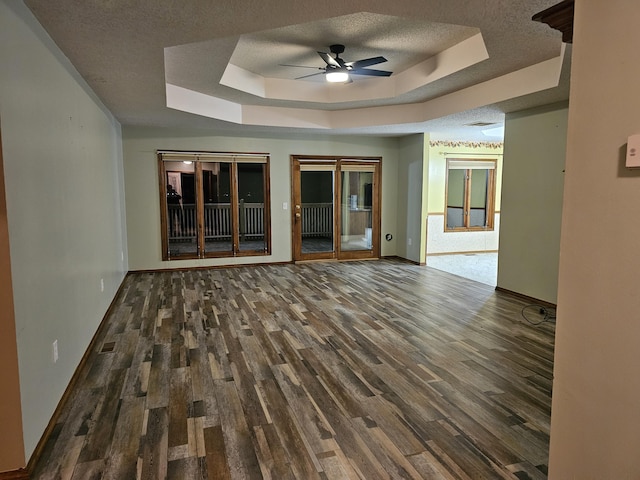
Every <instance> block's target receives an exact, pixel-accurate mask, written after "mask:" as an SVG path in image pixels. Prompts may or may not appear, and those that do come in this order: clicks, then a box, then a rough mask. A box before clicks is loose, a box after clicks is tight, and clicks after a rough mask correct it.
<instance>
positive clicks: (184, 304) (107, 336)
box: [33, 260, 554, 480]
mask: <svg viewBox="0 0 640 480" xmlns="http://www.w3.org/2000/svg"><path fill="white" fill-rule="evenodd" d="M523 306H524V303H523V302H521V301H520V300H518V299H515V298H513V297H511V296H508V295H504V294H501V293H499V292H495V291H494V290H493V288H492V287H489V286H487V285H484V284H480V283H476V282H472V281H467V280H465V279H462V278H459V277H456V276H453V275H450V274H447V273H445V272H440V271H438V270H435V269H430V268H427V267H419V266H414V265H410V264H407V263H401V262H395V261H390V260H380V261H368V262H346V263H337V262H329V263H311V264H302V265H277V266H258V267H240V268H229V269H211V270H194V271H175V272H162V273H143V274H142V273H141V274H130V275H129V276H127V278H126V279H125V284H124V287H123V289H122V293H121V295H120V298H119V299H118V303H117V307H116V308H115V309H114V311H113V313H112V314H111V315H110V317H109V318H108V319H107V320H106V321H107V322H108V324H107V325H106V328H105V329H104V330H103V332H104V333H103V335H102V337H103V338H100V339H99V341H98V342H97V344H96V348H95V351H93V352H91V357H90V359H89V362H88V363H87V366H86V368H85V371H84V372H82V375H81V377H80V378H81V379H80V381H79V383H78V385H77V387H76V388H75V390H74V392H73V393H72V396H71V397H70V401H69V402H68V404H67V405H65V406H64V408H63V410H62V414H61V416H60V418H59V422H58V423H57V424H56V425H55V428H54V430H53V434H52V435H51V437H50V439H49V441H48V442H47V444H46V446H45V449H44V451H43V454H42V456H41V458H40V461H39V463H38V465H36V468H35V471H34V475H33V478H35V479H74V480H78V479H82V480H86V479H154V480H155V479H165V478H169V479H234V480H235V479H260V478H265V479H277V480H281V479H303V480H308V479H366V480H373V479H385V478H387V479H388V478H393V479H400V478H403V479H404V478H407V479H494V478H495V479H504V478H517V479H528V478H531V479H540V478H546V471H547V457H548V445H549V420H550V404H551V381H552V364H553V342H554V326H553V325H552V324H549V323H546V324H543V325H541V326H538V327H534V326H532V325H529V324H527V323H526V322H525V321H524V320H523V319H522V317H521V316H520V310H521V309H522V307H523Z"/></svg>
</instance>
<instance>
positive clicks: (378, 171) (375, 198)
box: [290, 155, 382, 262]
mask: <svg viewBox="0 0 640 480" xmlns="http://www.w3.org/2000/svg"><path fill="white" fill-rule="evenodd" d="M290 158H291V237H292V240H291V245H292V259H293V261H294V262H297V261H307V260H331V259H338V260H358V259H371V258H380V243H381V239H380V235H381V233H380V232H381V231H382V230H381V228H382V225H381V224H382V212H381V206H382V157H358V156H329V155H291V157H290ZM301 160H306V161H307V162H305V163H307V164H311V165H313V161H314V160H317V161H318V165H323V164H324V165H326V164H327V162H335V164H336V170H335V173H334V192H333V205H334V215H333V223H334V224H333V251H332V252H321V253H317V254H305V255H303V254H302V231H301V228H302V225H301V223H300V221H299V218H301V217H297V216H296V213H299V214H301V213H302V212H301V211H299V209H297V208H296V206H297V205H299V204H298V203H296V202H297V201H298V200H299V199H301V193H302V192H301V190H300V189H301V185H300V178H301V175H300V171H301V170H300V161H301ZM343 161H348V162H351V163H360V164H367V165H369V164H374V165H375V168H374V173H373V186H372V192H371V197H372V198H371V202H372V205H371V208H372V211H373V212H374V213H375V214H374V217H373V221H372V225H371V227H372V233H371V235H372V249H371V250H353V251H345V252H343V251H341V249H340V235H341V224H342V208H341V190H342V170H341V165H342V162H343Z"/></svg>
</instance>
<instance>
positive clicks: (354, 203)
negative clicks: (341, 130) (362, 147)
mask: <svg viewBox="0 0 640 480" xmlns="http://www.w3.org/2000/svg"><path fill="white" fill-rule="evenodd" d="M370 168H371V171H350V170H346V171H345V170H343V171H342V172H341V185H342V192H341V194H340V199H341V205H340V213H341V222H340V251H341V252H345V251H356V250H371V249H372V248H373V216H372V214H373V202H372V200H373V180H374V167H370Z"/></svg>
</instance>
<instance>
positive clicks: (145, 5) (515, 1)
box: [25, 0, 570, 140]
mask: <svg viewBox="0 0 640 480" xmlns="http://www.w3.org/2000/svg"><path fill="white" fill-rule="evenodd" d="M25 3H26V4H27V6H28V7H29V8H30V9H31V10H32V12H33V13H34V14H35V16H36V17H37V18H38V20H39V21H40V23H41V24H42V25H43V26H44V28H45V29H46V30H47V31H48V33H49V34H50V35H51V37H52V38H53V40H54V41H55V42H56V44H57V45H58V46H59V47H60V48H61V49H62V51H63V52H64V53H65V54H66V55H67V57H68V58H69V59H70V60H71V62H72V63H73V64H74V66H75V67H76V68H77V70H78V71H79V73H80V74H81V75H82V76H83V77H84V78H85V80H86V81H87V83H88V84H89V85H90V86H91V88H92V89H93V90H94V91H95V92H96V94H97V95H98V96H99V97H100V98H101V99H102V101H103V102H104V104H105V105H106V106H107V107H108V108H109V109H110V110H111V112H113V114H114V115H115V116H116V118H117V119H118V120H119V121H120V122H121V123H122V124H124V125H152V126H171V127H178V128H181V127H184V128H203V129H207V130H209V131H216V132H220V133H225V134H229V133H235V132H237V133H238V134H261V133H276V134H284V133H287V134H291V133H292V132H300V133H305V134H307V133H317V132H321V133H325V134H326V133H363V134H377V135H403V134H408V133H414V132H421V131H430V132H437V133H436V134H435V135H437V136H440V137H443V138H444V137H447V136H449V137H451V138H455V139H475V140H477V139H480V138H482V135H481V133H480V130H481V129H479V128H478V127H473V128H470V127H464V125H467V124H469V123H474V122H478V121H482V122H489V123H494V122H497V123H501V122H502V121H503V118H504V113H505V112H509V111H515V110H519V109H523V108H531V107H535V106H539V105H544V104H549V103H555V102H559V101H564V100H567V99H568V95H569V67H568V65H569V62H568V60H569V56H570V48H568V49H567V51H566V52H565V53H564V64H563V66H562V67H563V68H562V74H561V75H560V77H559V82H557V85H552V86H545V87H544V88H543V89H542V90H540V91H533V90H532V92H533V93H529V92H527V93H526V94H519V93H518V89H517V88H513V89H511V88H510V87H509V86H508V85H507V84H505V87H504V88H503V90H504V91H505V92H511V91H512V90H513V92H514V93H513V94H512V95H514V96H515V98H510V97H509V98H507V97H508V96H509V95H510V94H509V93H505V95H503V96H499V95H498V96H495V95H494V96H491V95H486V98H485V99H483V98H482V95H483V93H482V92H484V91H485V90H483V89H481V88H475V89H474V88H473V87H474V86H477V85H488V84H490V83H491V82H494V83H496V82H497V81H498V80H500V79H502V78H504V79H505V81H507V80H506V79H507V78H511V77H509V74H510V73H511V72H517V71H522V69H525V68H527V67H531V66H535V65H537V64H540V63H541V62H545V61H549V60H551V59H553V58H555V57H558V56H560V55H563V53H562V42H561V34H560V33H559V32H556V31H554V30H552V29H550V28H549V27H548V26H546V25H544V24H541V23H538V22H533V21H531V17H532V15H533V14H535V13H537V12H539V11H541V10H544V9H545V8H548V7H549V6H551V5H553V4H555V3H557V0H511V1H506V0H484V1H474V2H470V1H468V0H398V1H396V2H388V1H384V2H382V1H375V0H369V1H366V2H365V1H357V0H325V1H324V2H311V1H308V0H279V1H278V2H264V1H257V0H216V1H215V2H211V1H210V0H193V1H190V2H175V1H174V0H155V1H153V2H151V1H147V2H140V1H138V0H86V1H83V2H78V1H77V0H56V1H51V0H25ZM478 32H479V33H480V34H481V38H482V40H483V42H484V46H485V47H486V53H487V54H488V58H486V59H484V60H482V61H478V62H476V63H473V64H470V65H469V66H465V67H464V68H462V69H461V70H458V71H452V72H450V73H449V72H448V73H447V75H446V76H444V77H442V78H438V79H436V80H435V81H431V82H429V83H425V84H420V85H419V86H417V87H415V88H412V89H411V90H409V91H406V92H403V93H399V94H392V95H386V96H384V98H371V99H356V100H351V101H350V100H349V99H348V98H347V99H346V100H345V99H344V98H343V99H342V100H341V101H339V102H337V103H324V102H319V101H311V102H308V101H304V99H300V98H299V97H296V98H295V99H293V100H292V99H286V98H277V99H274V98H266V97H264V96H260V95H255V94H252V93H247V91H244V90H242V89H238V88H236V87H235V85H233V83H229V82H227V84H226V85H223V84H221V83H220V82H221V79H222V78H223V75H224V74H225V70H226V69H227V68H228V66H229V64H232V65H235V66H236V67H240V69H242V71H246V72H249V74H251V75H254V76H255V77H256V78H258V79H260V80H261V81H262V80H263V79H267V80H265V81H267V82H290V83H288V84H283V85H290V86H292V87H289V88H288V89H289V90H293V89H296V88H298V85H300V86H301V88H311V87H309V84H310V83H311V84H313V85H316V86H317V87H313V88H326V85H324V84H323V83H322V82H318V81H316V80H318V78H317V77H313V78H312V79H311V80H295V81H294V80H291V79H293V78H296V77H297V76H301V75H302V74H303V72H304V73H313V72H314V70H312V69H310V70H305V69H299V68H294V67H282V66H281V64H297V65H298V64H299V65H309V66H316V67H321V66H323V65H324V64H323V62H322V60H321V59H320V57H319V56H318V55H317V53H316V51H318V50H319V51H325V52H326V51H329V45H330V44H332V43H342V44H344V45H346V47H347V49H346V51H345V53H344V54H343V55H342V57H343V58H345V59H346V60H347V61H350V60H357V59H361V58H367V57H372V56H377V55H383V56H385V57H386V58H387V59H388V62H387V63H384V64H381V65H379V66H376V67H373V68H380V69H383V70H392V71H393V72H394V75H392V76H391V77H389V78H388V79H378V78H375V79H371V78H362V77H360V78H356V79H355V81H354V82H353V84H349V85H339V86H337V87H343V88H345V90H344V91H343V92H342V95H343V97H344V95H348V93H349V92H355V88H371V89H373V88H374V87H375V85H374V84H375V82H378V83H379V84H380V88H381V89H384V88H387V87H388V88H387V90H392V91H396V90H397V88H398V87H397V85H396V84H394V83H392V82H393V80H392V79H395V77H397V76H399V75H400V74H401V73H402V72H404V71H407V70H408V69H410V68H411V67H412V66H415V65H417V64H420V62H425V61H428V60H429V59H432V60H433V59H435V60H433V63H434V64H437V63H438V62H441V63H442V62H444V60H445V59H446V58H448V57H447V56H446V55H444V54H443V53H442V52H445V53H446V52H447V49H448V48H451V47H454V46H455V45H457V44H459V43H460V42H462V41H464V40H466V39H468V38H470V37H471V36H473V35H475V34H476V33H478ZM438 55H440V57H438ZM436 60H437V61H436ZM524 72H526V71H524ZM524 75H525V77H519V78H520V79H522V78H526V73H525V74H524ZM319 77H322V76H321V75H320V76H319ZM513 78H514V79H516V78H517V77H513ZM320 80H321V78H320ZM384 80H387V83H386V84H384V83H382V82H383V81H384ZM514 81H516V82H517V81H518V80H514ZM520 81H521V80H520ZM367 82H368V83H367ZM167 83H169V84H172V85H178V86H180V87H181V88H184V89H187V90H188V91H193V92H197V93H198V94H199V95H200V94H202V95H204V96H206V97H207V98H209V97H210V98H212V99H215V100H220V101H224V102H229V103H230V104H231V105H233V106H235V105H237V106H238V108H240V109H243V108H264V109H267V108H272V107H275V108H283V109H284V108H286V109H295V110H292V111H299V112H301V114H302V113H303V112H305V111H306V110H307V109H313V110H315V111H317V110H326V111H338V112H334V113H336V114H340V115H342V116H343V117H345V116H350V118H351V117H352V118H353V120H352V121H351V123H349V122H346V121H339V122H336V125H338V126H337V127H335V128H334V127H333V124H331V125H330V126H329V127H326V126H325V127H323V128H322V129H316V128H309V127H308V126H304V127H302V128H296V127H293V126H291V125H288V126H286V127H282V126H269V122H268V121H267V122H265V124H264V125H260V124H259V122H254V123H255V124H242V123H243V122H237V123H236V122H234V121H227V120H221V119H220V118H209V117H207V116H206V114H205V115H196V114H193V113H186V112H184V111H178V110H176V109H175V108H168V107H167ZM497 84H498V85H502V84H499V83H497ZM367 85H373V86H372V87H368V86H367ZM389 86H391V87H389ZM334 87H335V86H334ZM514 87H517V85H516V86H514ZM376 88H377V87H376ZM347 89H351V90H347ZM285 90H286V89H285ZM466 92H475V95H476V97H477V98H474V99H473V101H470V100H469V99H468V98H467V97H470V95H471V93H469V94H467V93H466ZM198 98H205V97H198ZM460 99H464V101H460ZM411 105H414V106H415V108H414V110H423V111H425V112H421V113H420V114H418V115H415V118H414V117H411V118H408V119H407V120H402V119H401V118H400V119H396V118H397V117H401V116H402V114H401V113H394V114H391V112H392V110H389V112H390V114H389V115H386V114H385V112H386V110H385V109H392V108H397V107H401V106H404V108H405V111H407V110H406V109H407V108H411V107H410V106H411ZM435 105H437V106H438V108H434V106H435ZM371 107H375V110H371V112H374V111H375V112H376V115H378V116H382V117H385V116H387V117H388V118H389V121H387V122H378V123H377V124H367V123H366V122H363V123H362V125H360V124H358V120H357V117H358V115H359V116H360V117H362V118H364V117H365V116H366V115H363V112H365V113H366V112H367V109H368V108H371ZM352 109H353V111H354V112H355V113H354V114H353V115H350V113H351V111H352ZM266 111H267V110H265V112H266ZM427 111H429V112H427ZM398 112H401V111H400V110H398ZM430 112H431V113H430ZM433 112H435V113H433ZM437 112H442V113H443V115H440V114H438V113H437ZM330 113H331V112H330ZM356 113H357V114H358V115H356ZM214 116H215V112H214ZM263 116H266V114H264V115H263ZM249 123H250V122H249ZM489 140H491V139H489Z"/></svg>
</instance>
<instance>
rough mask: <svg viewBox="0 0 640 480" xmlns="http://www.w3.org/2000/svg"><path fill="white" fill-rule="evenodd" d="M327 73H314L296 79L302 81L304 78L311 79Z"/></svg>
mask: <svg viewBox="0 0 640 480" xmlns="http://www.w3.org/2000/svg"><path fill="white" fill-rule="evenodd" d="M321 70H324V68H322V69H321ZM324 73H325V72H318V73H312V74H310V75H303V76H302V77H296V78H295V80H300V79H302V78H309V77H315V76H316V75H324Z"/></svg>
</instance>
